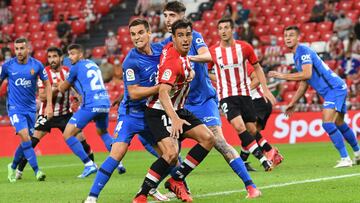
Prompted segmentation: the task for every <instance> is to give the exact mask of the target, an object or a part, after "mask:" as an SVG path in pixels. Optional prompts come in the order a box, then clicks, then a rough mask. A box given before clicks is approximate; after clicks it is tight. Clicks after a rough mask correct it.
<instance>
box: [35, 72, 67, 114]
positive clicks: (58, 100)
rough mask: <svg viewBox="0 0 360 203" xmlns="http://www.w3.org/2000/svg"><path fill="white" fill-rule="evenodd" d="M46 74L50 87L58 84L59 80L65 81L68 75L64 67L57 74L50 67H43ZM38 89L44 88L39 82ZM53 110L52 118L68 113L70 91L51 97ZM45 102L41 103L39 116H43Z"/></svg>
mask: <svg viewBox="0 0 360 203" xmlns="http://www.w3.org/2000/svg"><path fill="white" fill-rule="evenodd" d="M45 70H46V73H47V74H48V77H49V82H50V84H51V85H53V84H56V83H58V82H59V79H61V80H62V81H64V80H65V78H66V77H67V75H68V74H69V68H68V67H66V66H62V67H60V71H59V72H55V71H54V70H53V69H51V67H50V66H47V67H45ZM38 86H39V88H45V86H44V83H43V82H42V81H41V80H39V81H38ZM52 103H53V110H54V116H62V115H66V114H69V113H70V90H67V91H65V92H64V93H61V92H58V93H57V95H56V97H53V101H52ZM45 108H46V101H45V102H41V104H40V109H39V115H44V114H45Z"/></svg>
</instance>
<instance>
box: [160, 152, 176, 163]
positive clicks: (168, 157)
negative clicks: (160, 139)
mask: <svg viewBox="0 0 360 203" xmlns="http://www.w3.org/2000/svg"><path fill="white" fill-rule="evenodd" d="M162 158H163V159H165V161H166V162H168V163H169V164H170V165H175V164H176V162H177V158H178V153H177V151H166V153H163V154H162Z"/></svg>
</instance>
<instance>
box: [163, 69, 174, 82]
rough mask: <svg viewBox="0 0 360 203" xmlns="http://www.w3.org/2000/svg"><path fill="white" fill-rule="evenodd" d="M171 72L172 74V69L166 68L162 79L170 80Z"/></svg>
mask: <svg viewBox="0 0 360 203" xmlns="http://www.w3.org/2000/svg"><path fill="white" fill-rule="evenodd" d="M171 74H172V72H171V70H170V69H166V70H165V72H164V73H163V75H162V77H161V79H162V80H170V77H171Z"/></svg>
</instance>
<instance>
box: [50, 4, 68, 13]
mask: <svg viewBox="0 0 360 203" xmlns="http://www.w3.org/2000/svg"><path fill="white" fill-rule="evenodd" d="M67 7H68V3H66V2H59V3H56V4H54V7H53V9H54V16H57V14H58V13H60V12H62V11H66V10H67Z"/></svg>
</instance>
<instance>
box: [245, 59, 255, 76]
mask: <svg viewBox="0 0 360 203" xmlns="http://www.w3.org/2000/svg"><path fill="white" fill-rule="evenodd" d="M246 69H247V74H248V76H249V77H250V76H251V74H252V73H253V72H254V71H255V69H254V66H252V65H251V64H250V63H249V62H246Z"/></svg>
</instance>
